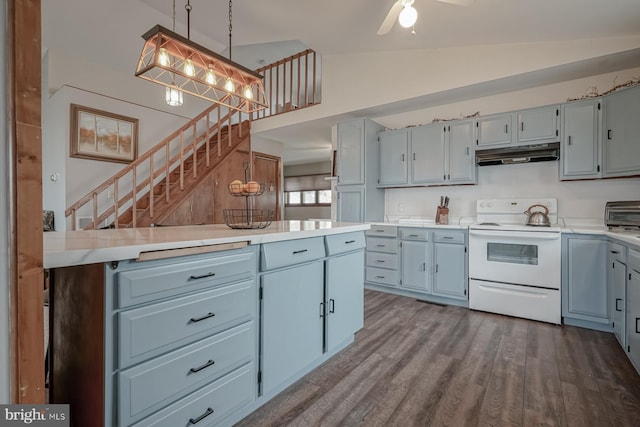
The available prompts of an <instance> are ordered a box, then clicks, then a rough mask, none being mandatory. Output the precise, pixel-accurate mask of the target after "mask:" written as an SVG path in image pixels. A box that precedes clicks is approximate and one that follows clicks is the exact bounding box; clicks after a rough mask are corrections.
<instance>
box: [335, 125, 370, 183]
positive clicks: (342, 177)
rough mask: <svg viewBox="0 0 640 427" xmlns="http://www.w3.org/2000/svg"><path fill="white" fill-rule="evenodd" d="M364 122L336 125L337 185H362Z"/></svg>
mask: <svg viewBox="0 0 640 427" xmlns="http://www.w3.org/2000/svg"><path fill="white" fill-rule="evenodd" d="M364 154H365V120H364V119H362V120H352V121H349V122H342V123H338V158H339V162H338V185H351V184H364V179H365V173H364V172H365V170H364V168H365V157H364Z"/></svg>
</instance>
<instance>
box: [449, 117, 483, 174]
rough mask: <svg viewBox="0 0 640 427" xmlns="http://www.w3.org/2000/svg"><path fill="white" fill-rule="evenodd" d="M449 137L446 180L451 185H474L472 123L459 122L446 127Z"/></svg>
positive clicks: (474, 167) (474, 164)
mask: <svg viewBox="0 0 640 427" xmlns="http://www.w3.org/2000/svg"><path fill="white" fill-rule="evenodd" d="M447 134H448V137H449V156H448V157H449V162H448V163H449V170H448V171H447V180H448V181H449V182H451V183H456V184H462V183H474V182H475V177H476V162H475V154H474V150H473V122H472V121H471V120H464V121H459V122H456V123H454V124H452V125H451V126H447Z"/></svg>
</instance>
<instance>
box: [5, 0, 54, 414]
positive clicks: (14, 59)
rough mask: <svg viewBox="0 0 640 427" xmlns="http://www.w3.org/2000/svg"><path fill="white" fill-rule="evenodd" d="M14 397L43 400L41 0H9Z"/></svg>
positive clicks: (27, 401) (28, 401)
mask: <svg viewBox="0 0 640 427" xmlns="http://www.w3.org/2000/svg"><path fill="white" fill-rule="evenodd" d="M7 5H8V15H7V21H8V22H7V23H8V29H9V32H8V34H9V40H8V60H9V67H8V69H9V104H10V106H9V114H10V116H11V124H10V129H11V130H10V132H11V173H12V176H11V180H12V185H11V192H12V200H13V203H12V206H11V215H12V218H13V221H12V222H11V230H10V233H11V248H10V262H11V279H10V280H11V283H10V289H11V352H12V371H11V372H12V381H11V384H12V390H11V393H12V401H13V402H14V403H44V402H45V394H44V346H43V342H44V328H43V324H44V322H43V289H44V287H43V270H42V257H43V255H42V215H41V213H42V142H41V136H42V129H41V104H40V102H41V101H40V96H41V95H40V93H41V87H40V86H41V85H40V75H41V61H40V55H41V39H40V0H15V1H10V2H7Z"/></svg>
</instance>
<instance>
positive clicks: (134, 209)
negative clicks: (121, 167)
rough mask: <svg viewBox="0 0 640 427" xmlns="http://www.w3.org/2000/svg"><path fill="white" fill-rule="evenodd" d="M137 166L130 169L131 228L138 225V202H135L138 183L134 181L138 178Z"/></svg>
mask: <svg viewBox="0 0 640 427" xmlns="http://www.w3.org/2000/svg"><path fill="white" fill-rule="evenodd" d="M137 170H138V169H137V168H136V167H134V168H133V170H132V171H131V182H132V186H131V197H132V198H133V200H132V201H131V226H132V227H133V228H136V227H137V226H138V203H137V200H136V199H137V193H138V189H137V188H136V187H138V184H137V182H136V180H137V178H138V174H137V173H136V172H137Z"/></svg>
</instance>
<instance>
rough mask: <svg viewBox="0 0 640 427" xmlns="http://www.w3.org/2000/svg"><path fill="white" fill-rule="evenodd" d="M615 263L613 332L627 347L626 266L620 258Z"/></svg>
mask: <svg viewBox="0 0 640 427" xmlns="http://www.w3.org/2000/svg"><path fill="white" fill-rule="evenodd" d="M613 265H614V268H613V270H614V274H613V310H614V311H613V333H614V334H615V335H616V338H617V339H618V342H619V343H620V345H621V346H622V347H625V344H626V333H625V331H626V328H625V320H626V319H625V317H626V316H625V313H626V312H625V306H626V289H625V288H626V266H625V265H624V264H622V263H621V262H620V261H618V260H614V261H613Z"/></svg>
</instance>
